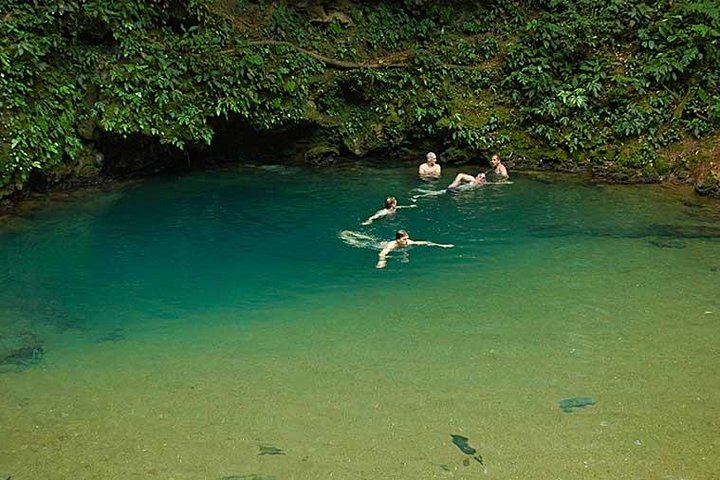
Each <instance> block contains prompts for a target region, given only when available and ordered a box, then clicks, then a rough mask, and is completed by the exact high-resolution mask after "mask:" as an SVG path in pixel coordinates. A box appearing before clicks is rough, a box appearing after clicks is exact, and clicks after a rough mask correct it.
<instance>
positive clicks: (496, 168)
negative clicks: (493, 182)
mask: <svg viewBox="0 0 720 480" xmlns="http://www.w3.org/2000/svg"><path fill="white" fill-rule="evenodd" d="M490 165H492V167H493V172H494V173H495V176H496V177H497V178H498V179H499V180H507V179H508V178H510V175H508V171H507V168H506V167H505V165H503V163H502V162H501V161H500V156H499V155H497V154H495V155H493V156H492V158H491V159H490Z"/></svg>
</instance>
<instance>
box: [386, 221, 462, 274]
mask: <svg viewBox="0 0 720 480" xmlns="http://www.w3.org/2000/svg"><path fill="white" fill-rule="evenodd" d="M414 245H418V246H425V247H441V248H452V247H454V246H455V245H453V244H443V243H435V242H428V241H427V240H410V235H409V234H408V232H406V231H405V230H398V231H397V232H395V240H393V241H390V242H387V243H386V244H385V246H384V247H383V249H382V250H381V251H380V253H379V254H378V262H377V265H375V268H385V266H386V265H387V256H388V254H389V253H390V252H392V251H393V250H397V249H399V248H405V247H410V246H414Z"/></svg>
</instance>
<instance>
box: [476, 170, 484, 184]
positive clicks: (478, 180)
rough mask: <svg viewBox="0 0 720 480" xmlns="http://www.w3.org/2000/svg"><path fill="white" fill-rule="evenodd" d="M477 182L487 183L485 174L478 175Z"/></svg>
mask: <svg viewBox="0 0 720 480" xmlns="http://www.w3.org/2000/svg"><path fill="white" fill-rule="evenodd" d="M475 181H476V182H477V183H485V182H486V181H487V178H486V177H485V174H484V173H483V172H480V173H478V174H477V177H475Z"/></svg>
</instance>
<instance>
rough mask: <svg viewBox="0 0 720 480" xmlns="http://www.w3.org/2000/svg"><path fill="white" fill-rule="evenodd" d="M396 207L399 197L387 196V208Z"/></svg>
mask: <svg viewBox="0 0 720 480" xmlns="http://www.w3.org/2000/svg"><path fill="white" fill-rule="evenodd" d="M395 207H397V199H396V198H395V197H387V198H386V199H385V208H387V209H388V210H392V209H393V208H395Z"/></svg>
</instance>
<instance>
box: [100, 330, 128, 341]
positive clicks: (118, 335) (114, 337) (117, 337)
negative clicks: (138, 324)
mask: <svg viewBox="0 0 720 480" xmlns="http://www.w3.org/2000/svg"><path fill="white" fill-rule="evenodd" d="M123 340H125V334H124V333H123V329H122V328H116V329H115V330H113V331H112V332H108V333H107V334H105V335H103V336H102V337H100V338H98V339H96V340H95V343H105V342H121V341H123Z"/></svg>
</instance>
